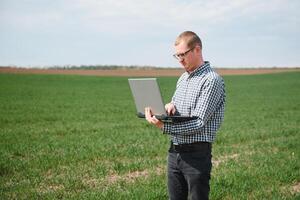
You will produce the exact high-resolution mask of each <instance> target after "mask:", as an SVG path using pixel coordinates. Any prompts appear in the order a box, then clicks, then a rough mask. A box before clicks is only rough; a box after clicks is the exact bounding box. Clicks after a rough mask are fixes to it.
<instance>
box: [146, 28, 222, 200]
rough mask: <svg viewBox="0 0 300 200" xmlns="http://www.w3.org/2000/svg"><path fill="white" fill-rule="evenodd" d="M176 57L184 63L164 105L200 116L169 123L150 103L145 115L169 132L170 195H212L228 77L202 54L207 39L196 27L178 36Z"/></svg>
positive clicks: (174, 198)
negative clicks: (214, 152)
mask: <svg viewBox="0 0 300 200" xmlns="http://www.w3.org/2000/svg"><path fill="white" fill-rule="evenodd" d="M175 50H176V54H174V57H175V58H176V59H177V60H178V61H179V62H180V64H181V65H182V66H183V67H184V69H185V71H186V72H185V73H183V74H182V75H181V77H180V78H179V79H178V82H177V87H176V91H175V93H174V96H173V97H172V101H171V102H170V103H168V104H166V105H165V108H166V111H167V113H168V114H169V115H187V116H196V117H197V119H192V120H189V121H185V122H178V123H169V122H162V121H160V120H158V119H157V118H156V117H155V116H154V115H152V111H151V108H145V116H146V120H147V121H148V122H149V123H151V124H154V125H155V126H157V127H158V128H160V129H161V130H162V131H163V133H165V134H168V135H170V139H171V146H170V149H169V154H168V191H169V196H170V199H171V200H179V199H188V198H190V199H193V200H194V199H208V197H209V190H210V187H209V180H210V173H211V166H212V163H211V157H212V156H211V149H212V143H213V142H214V140H215V138H216V132H217V130H218V129H219V127H220V125H221V123H222V121H223V117H224V106H225V86H224V82H223V79H222V78H221V77H220V76H219V75H218V74H217V73H216V72H215V71H214V70H213V69H212V68H211V67H210V63H209V62H207V61H204V60H203V56H202V42H201V40H200V38H199V37H198V36H197V35H196V34H195V33H194V32H191V31H185V32H183V33H181V34H180V35H179V36H178V37H177V39H176V41H175Z"/></svg>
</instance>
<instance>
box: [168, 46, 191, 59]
mask: <svg viewBox="0 0 300 200" xmlns="http://www.w3.org/2000/svg"><path fill="white" fill-rule="evenodd" d="M195 47H196V46H194V47H192V48H190V49H189V50H187V51H186V52H183V53H179V54H173V57H174V58H175V59H176V60H180V59H182V58H184V57H185V56H186V55H187V54H188V53H189V52H190V51H192V50H193V49H195Z"/></svg>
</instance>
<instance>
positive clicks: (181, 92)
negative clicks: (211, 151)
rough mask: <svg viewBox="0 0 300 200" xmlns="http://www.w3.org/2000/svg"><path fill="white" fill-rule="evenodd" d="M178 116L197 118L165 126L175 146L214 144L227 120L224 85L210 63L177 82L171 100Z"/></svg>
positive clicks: (184, 74)
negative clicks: (222, 124) (225, 115)
mask: <svg viewBox="0 0 300 200" xmlns="http://www.w3.org/2000/svg"><path fill="white" fill-rule="evenodd" d="M171 102H172V103H173V104H174V105H175V107H176V112H177V113H176V114H177V115H184V116H197V117H198V118H197V119H193V120H190V121H186V122H178V123H168V122H166V123H164V127H163V132H164V133H166V134H169V135H170V137H171V140H172V142H173V143H174V144H188V143H194V142H200V141H202V142H213V141H214V140H215V138H216V132H217V130H218V129H219V127H220V126H221V123H222V121H223V118H224V107H225V85H224V81H223V79H222V78H221V77H220V76H219V75H218V74H217V73H216V72H215V71H214V70H213V69H212V68H211V67H210V64H209V62H205V63H204V65H202V66H201V67H199V68H197V69H196V70H195V71H193V72H192V73H190V74H189V73H187V72H185V73H183V74H182V75H181V77H180V78H179V79H178V82H177V86H176V91H175V94H174V96H173V98H172V101H171Z"/></svg>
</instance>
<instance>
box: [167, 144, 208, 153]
mask: <svg viewBox="0 0 300 200" xmlns="http://www.w3.org/2000/svg"><path fill="white" fill-rule="evenodd" d="M208 149H211V143H210V142H195V143H191V144H179V145H175V144H173V143H172V142H171V145H170V149H169V152H170V153H188V152H197V151H207V150H208Z"/></svg>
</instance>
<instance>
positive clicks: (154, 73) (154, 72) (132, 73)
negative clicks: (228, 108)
mask: <svg viewBox="0 0 300 200" xmlns="http://www.w3.org/2000/svg"><path fill="white" fill-rule="evenodd" d="M215 70H216V71H217V72H218V73H219V74H220V75H221V76H223V75H252V74H270V73H279V72H291V71H298V72H299V71H300V68H271V69H215ZM183 72H184V70H183V69H124V68H121V69H97V70H90V69H26V68H13V67H0V73H16V74H72V75H90V76H124V77H159V76H180V75H181V74H182V73H183Z"/></svg>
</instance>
